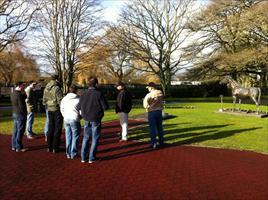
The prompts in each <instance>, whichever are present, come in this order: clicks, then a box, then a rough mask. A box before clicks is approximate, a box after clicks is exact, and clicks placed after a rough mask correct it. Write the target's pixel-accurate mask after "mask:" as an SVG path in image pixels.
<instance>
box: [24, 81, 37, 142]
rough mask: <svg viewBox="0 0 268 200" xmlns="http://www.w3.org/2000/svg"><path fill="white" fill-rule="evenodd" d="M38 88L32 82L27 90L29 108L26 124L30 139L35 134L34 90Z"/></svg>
mask: <svg viewBox="0 0 268 200" xmlns="http://www.w3.org/2000/svg"><path fill="white" fill-rule="evenodd" d="M35 86H36V82H35V81H30V82H29V86H28V87H27V88H26V89H25V93H26V95H27V98H26V106H27V123H26V135H27V138H28V139H33V138H34V135H36V134H35V133H33V123H34V101H35V99H34V98H35V97H34V88H35Z"/></svg>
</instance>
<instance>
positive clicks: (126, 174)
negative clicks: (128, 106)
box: [0, 123, 268, 200]
mask: <svg viewBox="0 0 268 200" xmlns="http://www.w3.org/2000/svg"><path fill="white" fill-rule="evenodd" d="M118 131H119V127H118V123H106V124H105V125H104V127H103V130H102V139H101V144H100V148H99V150H100V151H99V153H98V156H99V157H101V158H103V160H102V161H100V162H98V163H93V164H84V163H80V159H75V160H68V159H66V157H65V154H64V152H60V153H59V154H55V155H54V154H51V153H47V152H46V146H45V144H44V138H43V137H40V138H37V139H35V140H27V139H24V144H25V147H27V148H29V151H27V152H20V153H15V152H13V151H11V150H10V139H11V137H10V136H6V135H0V199H1V200H13V199H18V200H23V199H27V200H28V199H34V200H39V199H49V200H53V199H58V200H64V199H107V200H110V199H124V200H125V199H146V200H147V199H148V200H150V199H198V200H200V199H201V200H202V199H223V200H229V199H235V200H237V199H254V200H261V199H267V197H268V156H267V155H263V154H258V153H254V152H247V151H234V150H222V149H211V148H198V147H190V146H168V147H166V148H163V149H158V150H150V149H148V144H145V143H139V142H134V141H131V142H127V143H119V142H118V139H117V137H116V134H115V133H116V132H118Z"/></svg>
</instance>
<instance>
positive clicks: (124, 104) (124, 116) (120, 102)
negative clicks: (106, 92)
mask: <svg viewBox="0 0 268 200" xmlns="http://www.w3.org/2000/svg"><path fill="white" fill-rule="evenodd" d="M116 89H117V90H118V91H119V92H118V95H117V98H116V105H115V112H116V113H118V116H119V121H120V125H121V128H122V132H121V140H120V141H127V139H128V113H129V112H130V110H131V108H132V97H131V94H130V93H129V92H128V91H127V90H126V88H125V84H124V83H123V82H121V81H119V82H118V83H117V84H116Z"/></svg>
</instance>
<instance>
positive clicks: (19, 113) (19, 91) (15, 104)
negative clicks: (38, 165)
mask: <svg viewBox="0 0 268 200" xmlns="http://www.w3.org/2000/svg"><path fill="white" fill-rule="evenodd" d="M25 99H26V94H25V93H24V83H23V82H18V83H16V87H15V90H14V92H13V93H12V94H11V102H12V113H13V120H14V130H13V134H12V139H11V148H12V150H13V151H16V152H20V151H26V149H24V147H23V144H22V138H23V135H24V131H25V128H26V119H27V108H26V102H25Z"/></svg>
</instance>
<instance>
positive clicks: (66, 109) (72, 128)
mask: <svg viewBox="0 0 268 200" xmlns="http://www.w3.org/2000/svg"><path fill="white" fill-rule="evenodd" d="M76 93H77V87H76V86H75V85H71V86H70V87H69V93H68V94H67V95H66V96H65V97H64V98H63V99H62V101H61V105H60V110H61V114H62V116H63V119H64V127H65V143H66V157H67V158H71V159H74V158H75V157H76V156H77V146H78V143H79V136H80V130H81V125H80V114H79V109H78V103H79V96H78V95H77V94H76Z"/></svg>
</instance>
